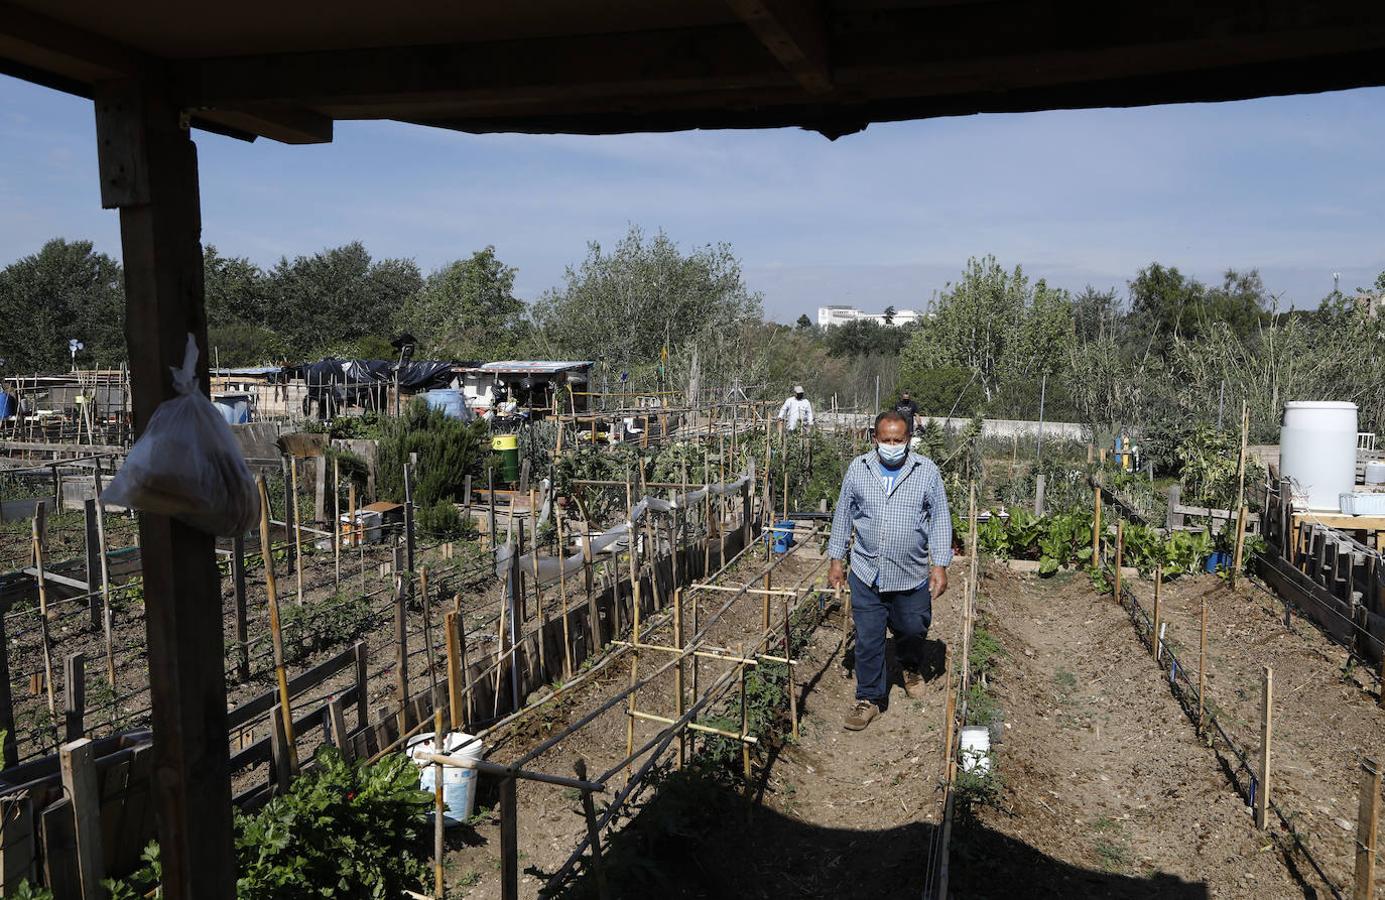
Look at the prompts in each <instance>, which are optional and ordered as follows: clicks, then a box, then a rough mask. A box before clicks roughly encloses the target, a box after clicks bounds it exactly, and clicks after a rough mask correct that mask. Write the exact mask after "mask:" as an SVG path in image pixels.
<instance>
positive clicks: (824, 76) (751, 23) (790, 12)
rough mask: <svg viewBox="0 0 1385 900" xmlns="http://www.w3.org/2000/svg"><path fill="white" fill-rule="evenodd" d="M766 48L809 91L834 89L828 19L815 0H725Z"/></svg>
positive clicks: (822, 91) (823, 91)
mask: <svg viewBox="0 0 1385 900" xmlns="http://www.w3.org/2000/svg"><path fill="white" fill-rule="evenodd" d="M726 2H727V5H729V6H730V7H731V9H732V11H733V12H735V13H736V15H738V16H740V17H741V21H743V22H745V24H746V26H747V27H749V28H750V30H751V31H752V32H754V34H755V36H756V37H757V38H759V39H760V43H762V44H764V45H765V49H767V50H769V52H770V53H771V54H773V56H774V58H775V59H777V60H779V64H780V65H781V66H783V67H784V68H785V69H786V70H787V71H788V72H789V74H790V75H792V76H793V77H794V80H796V81H797V82H798V83H799V84H800V85H801V86H802V87H803V89H804V90H805V91H807V92H808V93H810V94H826V93H829V92H831V90H832V69H831V66H830V63H829V57H828V39H827V21H826V18H825V16H824V15H823V9H822V6H821V5H820V4H819V3H818V2H815V0H726Z"/></svg>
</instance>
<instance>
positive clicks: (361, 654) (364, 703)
mask: <svg viewBox="0 0 1385 900" xmlns="http://www.w3.org/2000/svg"><path fill="white" fill-rule="evenodd" d="M369 687H370V649H369V647H368V646H367V645H366V642H365V641H357V642H356V726H357V727H358V728H359V727H364V726H365V724H366V722H367V721H369V717H370V701H369V697H367V696H366V695H367V693H368V688H369Z"/></svg>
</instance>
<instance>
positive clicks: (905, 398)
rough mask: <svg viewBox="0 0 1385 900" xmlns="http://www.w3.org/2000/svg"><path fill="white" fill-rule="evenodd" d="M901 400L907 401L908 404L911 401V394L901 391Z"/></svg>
mask: <svg viewBox="0 0 1385 900" xmlns="http://www.w3.org/2000/svg"><path fill="white" fill-rule="evenodd" d="M899 399H901V400H903V401H905V402H906V403H907V402H908V400H909V392H908V391H900V393H899Z"/></svg>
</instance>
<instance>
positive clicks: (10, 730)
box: [0, 615, 19, 769]
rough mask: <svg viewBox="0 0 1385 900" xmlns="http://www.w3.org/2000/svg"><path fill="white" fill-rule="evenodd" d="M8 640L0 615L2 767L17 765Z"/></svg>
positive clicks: (0, 752) (0, 758)
mask: <svg viewBox="0 0 1385 900" xmlns="http://www.w3.org/2000/svg"><path fill="white" fill-rule="evenodd" d="M9 646H10V643H9V640H8V638H7V636H6V634H5V617H4V616H3V615H0V730H3V732H4V735H3V740H0V762H2V763H3V768H6V769H8V768H11V767H12V766H17V765H19V744H18V737H17V731H16V729H15V727H14V703H13V700H12V698H11V696H10V654H9Z"/></svg>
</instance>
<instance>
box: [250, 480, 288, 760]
mask: <svg viewBox="0 0 1385 900" xmlns="http://www.w3.org/2000/svg"><path fill="white" fill-rule="evenodd" d="M255 482H256V486H257V487H258V488H259V489H260V556H261V558H262V559H263V560H264V577H265V597H266V600H267V602H268V604H269V637H270V643H271V645H272V646H273V648H274V677H275V679H276V680H277V681H278V683H279V706H280V708H281V709H282V711H283V718H284V738H285V743H286V745H287V747H288V751H289V766H290V768H292V769H293V770H294V771H297V769H298V748H297V747H296V746H295V745H294V740H293V707H292V705H290V703H289V679H288V673H287V671H286V670H285V669H284V635H283V633H282V632H281V631H280V630H279V587H278V584H277V582H276V581H275V579H274V551H273V542H272V540H271V536H270V533H269V488H268V487H267V486H266V485H265V480H264V476H263V475H258V476H256V478H255Z"/></svg>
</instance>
